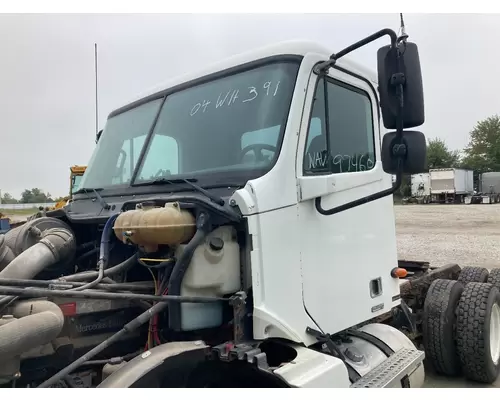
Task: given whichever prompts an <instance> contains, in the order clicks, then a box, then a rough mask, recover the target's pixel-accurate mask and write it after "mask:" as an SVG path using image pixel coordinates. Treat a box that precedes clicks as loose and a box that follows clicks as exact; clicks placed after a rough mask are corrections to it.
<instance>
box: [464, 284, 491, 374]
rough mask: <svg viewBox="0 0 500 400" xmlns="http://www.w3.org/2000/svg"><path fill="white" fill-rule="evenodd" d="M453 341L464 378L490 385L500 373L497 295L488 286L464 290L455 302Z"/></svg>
mask: <svg viewBox="0 0 500 400" xmlns="http://www.w3.org/2000/svg"><path fill="white" fill-rule="evenodd" d="M492 327H493V331H491V330H490V329H491V328H492ZM456 338H457V350H458V355H459V358H460V363H461V365H462V371H463V373H464V375H465V377H467V378H468V379H471V380H473V381H476V382H481V383H493V382H494V381H495V380H496V379H497V377H498V374H499V372H500V292H499V290H498V289H497V288H496V287H495V286H493V285H492V284H491V283H478V282H472V283H469V284H467V285H466V286H465V289H464V291H463V293H462V296H461V297H460V301H459V302H458V309H457V329H456Z"/></svg>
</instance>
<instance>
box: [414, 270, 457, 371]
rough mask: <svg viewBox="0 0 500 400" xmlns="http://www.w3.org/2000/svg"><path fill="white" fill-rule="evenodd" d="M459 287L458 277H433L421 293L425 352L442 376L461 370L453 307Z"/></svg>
mask: <svg viewBox="0 0 500 400" xmlns="http://www.w3.org/2000/svg"><path fill="white" fill-rule="evenodd" d="M463 290H464V286H463V285H462V283H460V282H458V281H452V280H448V279H436V280H435V281H433V282H432V283H431V285H430V287H429V290H428V292H427V295H426V297H425V302H424V315H423V321H422V322H423V324H422V325H423V331H422V333H423V340H424V349H425V356H426V359H427V360H428V361H429V362H430V364H431V365H432V366H433V367H434V369H435V371H436V372H437V373H438V374H441V375H445V376H457V375H458V374H460V372H461V367H460V359H459V358H458V354H457V349H456V343H455V324H456V313H455V310H456V307H457V305H458V301H459V300H460V296H461V295H462V292H463Z"/></svg>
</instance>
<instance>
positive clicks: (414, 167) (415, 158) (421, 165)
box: [381, 131, 427, 175]
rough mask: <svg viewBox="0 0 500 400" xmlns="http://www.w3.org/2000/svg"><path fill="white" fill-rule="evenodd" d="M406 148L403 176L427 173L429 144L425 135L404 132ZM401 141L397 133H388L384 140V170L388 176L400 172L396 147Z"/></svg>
mask: <svg viewBox="0 0 500 400" xmlns="http://www.w3.org/2000/svg"><path fill="white" fill-rule="evenodd" d="M401 142H402V143H403V144H404V145H405V146H406V155H405V156H404V157H402V162H403V168H402V172H403V174H419V173H421V172H426V171H427V142H426V140H425V135H424V134H423V133H422V132H419V131H403V134H402V141H401ZM399 143H400V139H399V138H398V137H397V133H396V132H388V133H386V134H385V135H384V138H383V140H382V149H381V155H382V168H383V169H384V171H385V172H386V173H388V174H392V175H395V174H397V172H398V157H397V156H395V154H394V145H398V144H399Z"/></svg>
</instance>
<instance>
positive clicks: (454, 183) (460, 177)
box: [429, 168, 474, 203]
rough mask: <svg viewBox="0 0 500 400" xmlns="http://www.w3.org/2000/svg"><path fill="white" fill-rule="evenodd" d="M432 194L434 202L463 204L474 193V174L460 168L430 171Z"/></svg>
mask: <svg viewBox="0 0 500 400" xmlns="http://www.w3.org/2000/svg"><path fill="white" fill-rule="evenodd" d="M429 174H430V192H431V198H432V201H433V202H438V203H463V202H464V201H465V198H466V197H467V196H470V195H472V194H473V193H474V172H473V171H472V170H467V169H459V168H439V169H431V170H429Z"/></svg>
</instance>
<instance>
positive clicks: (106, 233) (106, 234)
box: [69, 214, 119, 291]
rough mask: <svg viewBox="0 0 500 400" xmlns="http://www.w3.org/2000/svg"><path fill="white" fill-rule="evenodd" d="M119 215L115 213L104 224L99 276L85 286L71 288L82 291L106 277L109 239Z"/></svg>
mask: <svg viewBox="0 0 500 400" xmlns="http://www.w3.org/2000/svg"><path fill="white" fill-rule="evenodd" d="M118 215H119V214H115V215H113V216H111V217H109V219H108V220H107V221H106V225H104V229H103V230H102V235H101V246H100V253H99V261H98V262H97V263H98V265H99V272H98V274H97V278H95V279H94V280H93V281H92V282H89V283H87V284H85V285H83V286H80V287H76V288H73V289H69V290H75V291H80V290H85V289H91V288H93V287H94V286H95V285H97V284H99V283H100V282H101V281H102V279H103V278H104V270H105V269H106V268H107V266H108V260H109V241H110V239H111V235H112V232H113V225H114V223H115V221H116V218H118Z"/></svg>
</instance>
